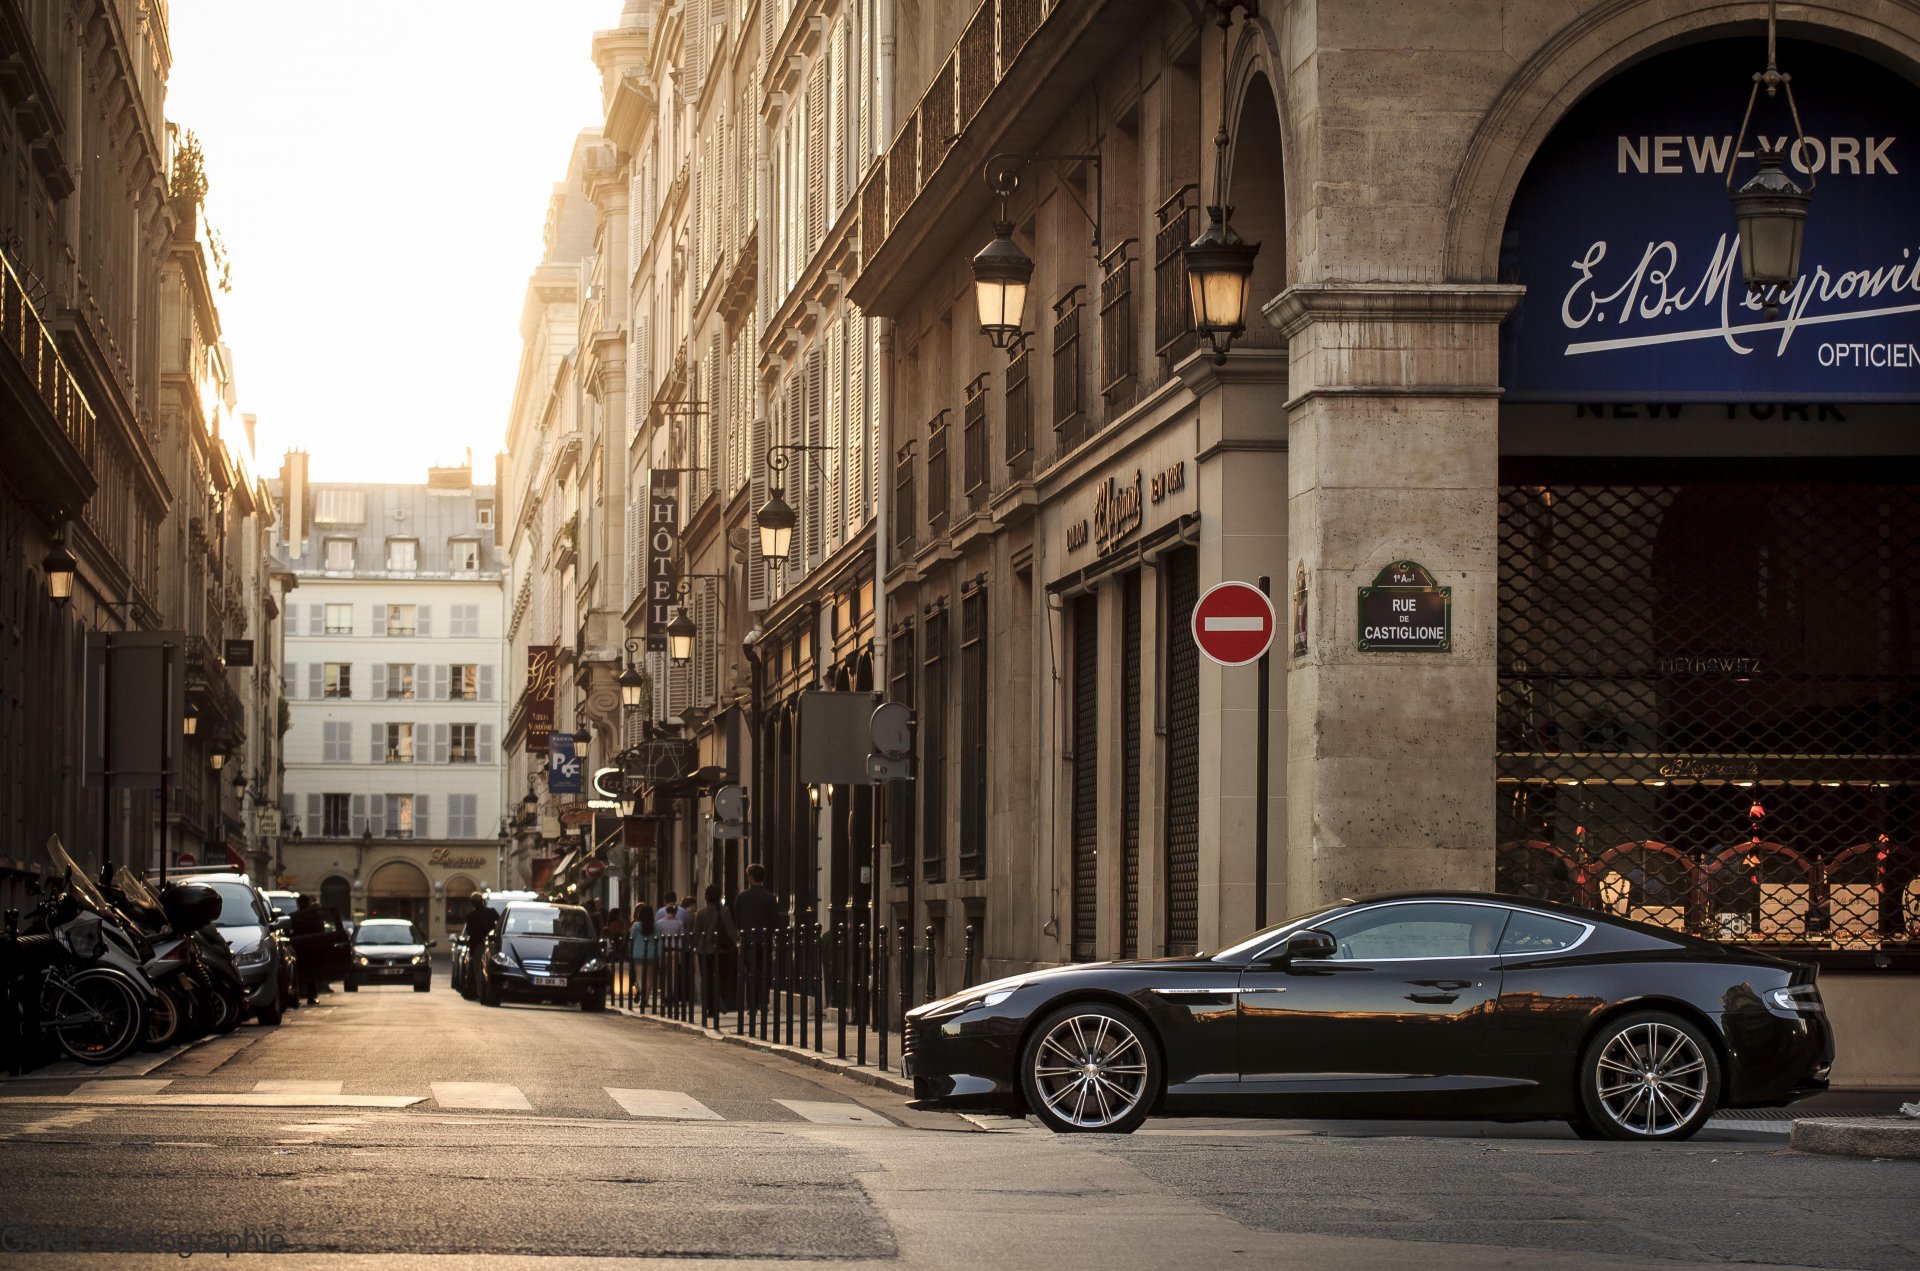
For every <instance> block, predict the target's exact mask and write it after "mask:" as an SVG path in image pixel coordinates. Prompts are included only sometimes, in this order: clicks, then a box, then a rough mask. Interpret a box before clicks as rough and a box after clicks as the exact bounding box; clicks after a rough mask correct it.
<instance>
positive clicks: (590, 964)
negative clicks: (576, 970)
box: [580, 958, 606, 974]
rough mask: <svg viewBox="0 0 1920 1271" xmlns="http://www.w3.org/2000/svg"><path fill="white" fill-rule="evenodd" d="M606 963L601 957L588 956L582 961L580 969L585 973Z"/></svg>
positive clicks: (595, 969) (596, 969)
mask: <svg viewBox="0 0 1920 1271" xmlns="http://www.w3.org/2000/svg"><path fill="white" fill-rule="evenodd" d="M605 965H606V963H604V962H602V961H601V960H600V959H599V958H588V959H587V960H586V961H585V962H582V963H581V964H580V971H581V973H582V974H585V973H586V972H588V971H598V970H599V969H600V968H601V967H603V966H605Z"/></svg>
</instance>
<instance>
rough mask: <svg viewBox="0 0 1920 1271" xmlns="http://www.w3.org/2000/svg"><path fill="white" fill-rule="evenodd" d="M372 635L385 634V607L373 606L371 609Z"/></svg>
mask: <svg viewBox="0 0 1920 1271" xmlns="http://www.w3.org/2000/svg"><path fill="white" fill-rule="evenodd" d="M373 634H375V635H377V636H383V635H385V634H387V607H386V606H385V605H375V606H374V607H373Z"/></svg>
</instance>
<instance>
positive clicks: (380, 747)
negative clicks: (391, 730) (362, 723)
mask: <svg viewBox="0 0 1920 1271" xmlns="http://www.w3.org/2000/svg"><path fill="white" fill-rule="evenodd" d="M367 731H368V737H369V740H370V741H371V742H372V744H373V757H372V758H371V759H369V760H368V761H367V762H368V763H385V762H386V761H387V726H386V725H385V724H384V723H381V724H369V725H367Z"/></svg>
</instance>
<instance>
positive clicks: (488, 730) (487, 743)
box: [473, 724, 493, 763]
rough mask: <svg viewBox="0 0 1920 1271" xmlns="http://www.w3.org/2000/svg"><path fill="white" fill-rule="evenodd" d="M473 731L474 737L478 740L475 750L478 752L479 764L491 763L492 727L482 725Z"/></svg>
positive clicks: (490, 725)
mask: <svg viewBox="0 0 1920 1271" xmlns="http://www.w3.org/2000/svg"><path fill="white" fill-rule="evenodd" d="M473 731H474V735H475V737H476V738H477V739H478V740H477V742H476V745H475V749H477V750H478V751H479V752H480V762H481V763H492V762H493V725H492V724H482V725H480V727H478V728H476V729H474V730H473Z"/></svg>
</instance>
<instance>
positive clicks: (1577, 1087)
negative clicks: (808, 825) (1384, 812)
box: [905, 892, 1833, 1140]
mask: <svg viewBox="0 0 1920 1271" xmlns="http://www.w3.org/2000/svg"><path fill="white" fill-rule="evenodd" d="M1814 976H1815V972H1814V968H1812V967H1808V966H1802V965H1798V964H1796V963H1792V962H1787V961H1783V960H1781V959H1779V958H1775V957H1770V956H1768V955H1766V954H1764V953H1756V952H1753V951H1751V950H1748V949H1740V948H1733V947H1729V946H1726V945H1720V944H1715V943H1712V942H1709V941H1705V940H1698V939H1694V938H1692V937H1688V936H1683V935H1680V934H1677V933H1675V932H1671V931H1666V930H1663V929H1661V928H1657V927H1650V926H1646V925H1643V924H1640V923H1635V922H1628V921H1625V920H1621V919H1616V918H1612V917H1609V916H1606V915H1604V914H1597V913H1592V912H1589V911H1587V910H1583V909H1576V908H1572V907H1570V906H1562V905H1554V904H1548V903H1540V902H1534V901H1528V900H1521V899H1519V898H1516V897H1511V896H1497V895H1483V894H1477V893H1457V892H1449V893H1421V894H1408V895H1395V896H1382V897H1376V898H1373V899H1369V900H1364V901H1345V902H1342V903H1341V904H1339V905H1335V906H1332V907H1330V908H1327V909H1323V910H1321V911H1319V912H1317V913H1312V914H1308V915H1306V916H1304V917H1300V918H1295V919H1293V920H1291V921H1289V922H1286V923H1282V924H1281V925H1279V926H1277V927H1271V928H1268V929H1267V930H1265V931H1262V932H1260V933H1258V934H1257V935H1254V936H1252V937H1250V938H1249V939H1246V940H1243V941H1241V942H1240V943H1239V944H1236V945H1234V946H1233V947H1231V948H1228V949H1223V950H1221V951H1219V952H1217V953H1211V954H1200V955H1196V956H1194V957H1181V958H1161V959H1156V960H1151V961H1134V962H1106V963H1094V964H1083V965H1078V966H1066V967H1057V968H1053V969H1050V970H1045V971H1038V972H1035V973H1033V974H1030V975H1020V976H1013V977H1011V978H1008V979H1004V980H999V981H996V982H994V983H992V984H983V985H980V986H979V987H977V988H972V989H968V990H967V991H965V992H964V993H958V994H955V995H954V996H952V997H948V998H945V999H943V1000H941V1001H937V1002H930V1003H928V1004H926V1005H925V1006H920V1007H917V1008H915V1009H914V1010H912V1011H910V1012H908V1016H907V1019H908V1023H907V1031H906V1037H905V1046H906V1057H907V1072H908V1075H910V1076H911V1077H912V1078H913V1085H914V1094H915V1105H916V1106H919V1107H930V1108H966V1109H985V1110H991V1111H1004V1112H1020V1111H1031V1112H1032V1113H1034V1114H1035V1115H1036V1116H1038V1117H1039V1118H1040V1120H1041V1121H1043V1122H1044V1123H1045V1124H1047V1125H1048V1126H1049V1127H1051V1128H1052V1129H1054V1130H1058V1131H1076V1130H1082V1131H1084V1130H1104V1131H1117V1132H1127V1131H1131V1130H1134V1129H1136V1128H1137V1127H1138V1126H1139V1125H1140V1123H1141V1122H1142V1121H1143V1120H1145V1118H1146V1117H1147V1115H1148V1114H1149V1113H1158V1114H1161V1115H1171V1116H1179V1115H1222V1114H1226V1115H1260V1114H1264V1115H1276V1116H1294V1117H1327V1118H1344V1117H1367V1118H1395V1117H1423V1118H1434V1119H1439V1118H1458V1119H1475V1120H1480V1119H1484V1120H1493V1121H1532V1120H1565V1121H1567V1122H1568V1123H1569V1124H1571V1125H1572V1127H1573V1128H1574V1130H1575V1132H1577V1133H1578V1134H1580V1135H1581V1137H1583V1138H1611V1139H1639V1140H1654V1139H1682V1138H1686V1137H1688V1136H1690V1135H1692V1134H1694V1133H1695V1132H1696V1131H1698V1130H1699V1129H1700V1127H1701V1126H1702V1125H1704V1124H1705V1123H1706V1120H1707V1118H1708V1117H1709V1116H1711V1115H1712V1114H1713V1112H1714V1110H1715V1109H1717V1108H1727V1107H1778V1106H1781V1105H1784V1104H1787V1103H1790V1102H1792V1101H1793V1100H1795V1099H1798V1098H1802V1097H1804V1096H1806V1095H1809V1094H1813V1093H1816V1092H1818V1091H1821V1090H1824V1089H1826V1087H1827V1074H1828V1070H1829V1068H1830V1067H1831V1066H1832V1063H1833V1034H1832V1031H1831V1030H1830V1029H1829V1027H1828V1024H1827V1017H1826V1012H1825V1009H1824V1007H1823V1006H1822V1005H1821V1001H1820V993H1819V990H1818V989H1817V988H1816V987H1815V984H1814Z"/></svg>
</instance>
